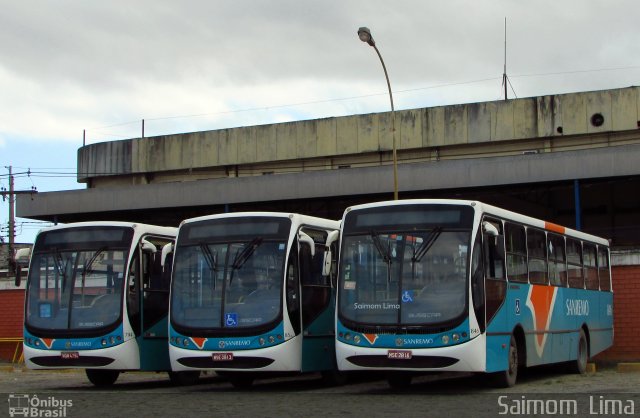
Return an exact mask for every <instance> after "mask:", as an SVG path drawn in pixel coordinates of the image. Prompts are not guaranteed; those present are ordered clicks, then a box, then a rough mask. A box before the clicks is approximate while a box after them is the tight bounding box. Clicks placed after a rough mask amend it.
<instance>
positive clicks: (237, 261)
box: [229, 237, 262, 284]
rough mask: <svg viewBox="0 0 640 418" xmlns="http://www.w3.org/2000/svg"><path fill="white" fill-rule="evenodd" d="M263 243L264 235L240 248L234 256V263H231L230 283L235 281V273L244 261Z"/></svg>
mask: <svg viewBox="0 0 640 418" xmlns="http://www.w3.org/2000/svg"><path fill="white" fill-rule="evenodd" d="M260 244H262V237H256V238H254V239H253V240H252V241H251V242H250V243H248V244H247V245H246V246H245V247H244V248H243V249H242V250H239V251H238V252H237V253H236V255H235V257H234V258H233V263H231V274H230V276H229V284H231V282H232V281H233V273H234V271H236V270H238V269H239V268H241V267H242V266H243V265H244V263H246V262H247V260H248V259H249V258H250V257H251V256H252V255H253V253H254V252H255V250H256V248H258V247H259V246H260Z"/></svg>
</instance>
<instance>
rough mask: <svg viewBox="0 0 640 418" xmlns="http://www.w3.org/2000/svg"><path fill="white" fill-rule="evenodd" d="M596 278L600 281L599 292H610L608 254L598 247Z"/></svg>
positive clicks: (604, 249)
mask: <svg viewBox="0 0 640 418" xmlns="http://www.w3.org/2000/svg"><path fill="white" fill-rule="evenodd" d="M598 277H599V279H600V290H605V291H609V290H611V274H610V270H609V252H608V251H607V248H605V247H598Z"/></svg>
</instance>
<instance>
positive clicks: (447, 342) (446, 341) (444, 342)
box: [442, 335, 449, 345]
mask: <svg viewBox="0 0 640 418" xmlns="http://www.w3.org/2000/svg"><path fill="white" fill-rule="evenodd" d="M442 344H445V345H446V344H449V336H448V335H443V336H442Z"/></svg>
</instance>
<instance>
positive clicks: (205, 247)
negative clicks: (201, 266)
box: [200, 244, 218, 273]
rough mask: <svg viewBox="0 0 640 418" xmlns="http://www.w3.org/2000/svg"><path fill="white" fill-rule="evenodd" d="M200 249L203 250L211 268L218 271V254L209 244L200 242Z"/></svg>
mask: <svg viewBox="0 0 640 418" xmlns="http://www.w3.org/2000/svg"><path fill="white" fill-rule="evenodd" d="M200 250H201V251H202V254H203V255H204V259H205V261H206V262H207V265H208V266H209V270H211V271H213V272H214V273H215V272H217V270H218V268H217V267H216V264H217V262H216V255H215V254H213V253H212V252H211V249H210V248H209V246H208V245H207V244H200Z"/></svg>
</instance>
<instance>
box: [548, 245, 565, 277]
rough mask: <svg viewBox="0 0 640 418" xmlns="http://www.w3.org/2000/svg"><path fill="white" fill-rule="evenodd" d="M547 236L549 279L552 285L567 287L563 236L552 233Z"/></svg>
mask: <svg viewBox="0 0 640 418" xmlns="http://www.w3.org/2000/svg"><path fill="white" fill-rule="evenodd" d="M547 238H548V240H547V254H548V256H549V280H550V281H551V284H552V285H554V286H561V287H567V257H566V254H565V250H564V238H563V237H561V236H559V235H554V234H548V235H547Z"/></svg>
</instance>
